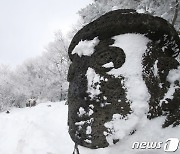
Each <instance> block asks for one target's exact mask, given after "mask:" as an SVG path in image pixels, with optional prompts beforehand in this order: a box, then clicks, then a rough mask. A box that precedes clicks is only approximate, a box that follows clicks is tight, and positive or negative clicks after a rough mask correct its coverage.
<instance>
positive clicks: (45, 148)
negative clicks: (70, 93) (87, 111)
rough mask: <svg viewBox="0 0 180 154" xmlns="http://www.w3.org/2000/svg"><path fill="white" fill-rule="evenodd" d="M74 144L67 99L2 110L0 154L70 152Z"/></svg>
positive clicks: (0, 114) (55, 153)
mask: <svg viewBox="0 0 180 154" xmlns="http://www.w3.org/2000/svg"><path fill="white" fill-rule="evenodd" d="M73 147H74V144H73V142H72V141H71V139H70V137H69V135H68V126H67V105H64V102H57V103H41V104H39V105H37V106H35V107H31V108H29V107H28V108H23V109H12V110H11V111H10V113H9V114H7V113H5V112H4V113H0V154H71V153H72V151H73Z"/></svg>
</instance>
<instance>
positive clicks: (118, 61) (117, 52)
mask: <svg viewBox="0 0 180 154" xmlns="http://www.w3.org/2000/svg"><path fill="white" fill-rule="evenodd" d="M125 58H126V55H125V53H124V51H123V50H122V49H121V48H118V47H108V48H105V49H104V50H102V51H101V52H98V53H97V54H96V55H94V58H93V61H94V67H95V68H97V69H101V70H104V71H109V70H110V69H112V68H116V69H117V68H120V67H121V66H122V65H123V64H124V62H125ZM111 62H112V63H113V66H110V67H108V68H103V65H105V64H107V63H111Z"/></svg>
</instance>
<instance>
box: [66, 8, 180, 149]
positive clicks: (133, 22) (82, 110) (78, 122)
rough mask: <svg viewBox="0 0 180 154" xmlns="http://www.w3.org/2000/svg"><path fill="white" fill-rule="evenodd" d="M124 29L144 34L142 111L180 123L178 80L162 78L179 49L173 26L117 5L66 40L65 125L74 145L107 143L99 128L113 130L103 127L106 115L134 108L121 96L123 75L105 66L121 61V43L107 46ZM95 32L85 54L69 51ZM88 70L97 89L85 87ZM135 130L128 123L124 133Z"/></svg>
mask: <svg viewBox="0 0 180 154" xmlns="http://www.w3.org/2000/svg"><path fill="white" fill-rule="evenodd" d="M126 33H136V34H137V33H138V34H143V35H144V36H146V37H147V38H148V39H149V40H150V41H149V42H148V44H147V49H146V52H145V54H144V55H143V56H142V59H141V60H142V61H141V63H142V66H143V71H142V78H143V80H144V82H145V84H146V86H147V89H148V92H149V95H150V98H149V100H148V102H147V103H148V104H149V109H148V113H147V115H145V116H147V117H148V119H153V118H156V117H158V116H165V117H166V120H165V122H164V123H163V124H162V127H168V126H169V125H173V126H176V125H179V123H180V82H179V81H178V80H176V81H173V83H171V82H170V81H168V80H167V77H168V74H169V72H170V71H171V70H172V69H178V67H179V62H178V61H177V60H176V59H175V57H177V55H178V54H179V50H180V40H179V37H178V35H177V33H176V31H175V30H174V28H173V27H172V26H171V25H170V24H169V23H168V22H167V21H165V20H163V19H161V18H158V17H153V16H151V15H147V14H138V13H136V12H135V11H134V10H117V11H113V12H110V13H107V14H105V15H103V16H101V17H100V18H99V19H97V20H95V21H93V22H92V23H90V24H88V25H86V26H85V27H83V28H82V29H81V30H80V31H79V32H78V33H77V34H76V35H75V36H74V38H73V40H72V42H71V44H70V46H69V57H70V59H71V61H72V64H71V65H70V68H69V73H68V81H69V82H70V85H69V92H68V105H69V112H68V125H69V133H70V136H71V138H72V140H73V141H74V142H76V143H77V144H79V145H82V146H85V147H89V148H101V147H107V146H108V145H109V142H108V141H107V138H106V134H105V133H104V132H106V133H109V134H111V133H112V134H113V132H112V131H113V130H108V128H107V127H105V123H107V122H109V121H111V120H112V117H113V115H114V114H118V115H121V116H122V117H121V118H122V119H123V118H124V119H125V118H126V117H128V115H131V114H133V112H134V111H133V109H132V107H131V103H132V102H131V101H130V100H129V99H128V98H127V87H125V85H124V82H125V77H123V76H119V77H115V76H113V75H110V74H108V72H109V71H110V70H111V69H113V68H115V69H118V68H121V67H122V66H123V64H124V63H125V62H126V54H125V52H124V51H123V49H121V48H118V47H115V46H111V45H113V44H114V39H112V37H114V36H117V35H121V34H126ZM95 37H98V39H99V43H98V44H97V45H96V46H95V52H94V53H93V54H92V55H91V56H84V55H82V56H79V55H78V54H76V53H75V54H72V52H73V50H74V48H75V47H76V46H77V45H78V43H79V42H80V41H84V40H93V39H94V38H95ZM135 52H136V51H135ZM135 54H136V53H135ZM110 62H113V64H114V66H113V67H108V68H106V67H102V66H103V65H104V64H107V63H110ZM155 67H157V69H156V73H155V72H154V71H155ZM88 70H89V71H90V70H91V71H92V70H93V71H95V75H96V78H98V79H99V81H97V82H95V81H94V84H93V85H91V86H92V88H94V89H95V90H99V91H100V93H98V94H97V95H95V96H94V97H91V94H90V93H89V92H88V80H87V72H88ZM171 86H172V87H176V88H174V90H175V91H174V92H173V93H172V97H171V98H166V97H165V95H166V94H167V93H168V91H169V89H170V88H171ZM137 88H138V87H137ZM127 120H128V119H127ZM135 131H136V128H133V129H132V130H130V131H129V135H132V134H133V133H135ZM119 140H120V138H118V137H117V138H114V140H113V143H114V144H115V143H117V142H118V141H119Z"/></svg>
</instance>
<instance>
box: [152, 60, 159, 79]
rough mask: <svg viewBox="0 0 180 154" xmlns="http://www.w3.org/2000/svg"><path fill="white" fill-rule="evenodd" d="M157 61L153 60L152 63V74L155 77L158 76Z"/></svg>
mask: <svg viewBox="0 0 180 154" xmlns="http://www.w3.org/2000/svg"><path fill="white" fill-rule="evenodd" d="M157 63H158V60H156V61H155V63H154V66H153V68H154V70H153V73H154V76H155V77H157V76H158V67H157Z"/></svg>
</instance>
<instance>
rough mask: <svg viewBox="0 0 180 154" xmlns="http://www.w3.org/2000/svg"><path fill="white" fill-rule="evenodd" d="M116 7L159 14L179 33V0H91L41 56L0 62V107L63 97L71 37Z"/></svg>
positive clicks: (6, 107) (64, 95)
mask: <svg viewBox="0 0 180 154" xmlns="http://www.w3.org/2000/svg"><path fill="white" fill-rule="evenodd" d="M117 9H135V10H136V11H137V12H139V13H147V14H151V15H153V16H159V17H162V18H164V19H166V20H167V21H169V22H170V23H171V24H172V25H173V26H174V27H175V29H176V30H177V32H178V33H179V34H180V1H179V0H171V1H170V0H94V2H93V3H92V4H89V5H87V6H86V7H85V8H82V9H81V10H79V12H78V14H79V20H78V21H77V23H75V26H73V27H72V29H71V31H70V32H69V33H68V35H67V36H63V34H62V33H61V30H59V31H58V32H56V33H55V36H54V41H52V42H50V43H49V44H47V46H46V48H45V52H44V53H43V54H42V55H41V56H39V57H36V58H32V59H27V60H26V61H25V62H24V63H23V64H21V65H20V66H18V67H17V68H15V69H11V68H10V67H9V66H6V65H0V74H1V76H0V111H5V110H8V109H9V108H11V107H18V108H22V107H25V103H26V101H27V100H28V99H30V98H34V99H36V100H37V101H39V102H42V101H44V100H46V101H51V102H56V101H62V100H66V99H67V91H68V82H67V73H68V67H69V64H70V63H71V62H70V60H69V58H68V46H69V43H70V41H71V39H72V38H73V36H74V35H75V33H76V32H77V31H78V30H79V29H81V28H82V27H83V26H85V25H86V24H88V23H90V22H92V21H93V20H95V19H97V18H98V17H100V16H101V15H103V14H105V13H107V12H110V11H112V10H117ZM62 31H63V30H62Z"/></svg>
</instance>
